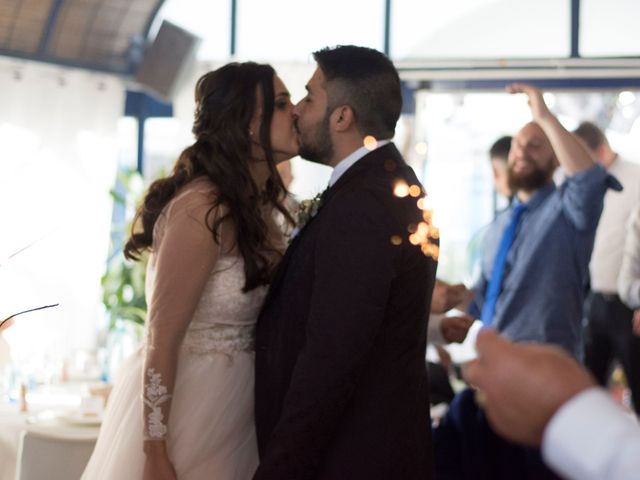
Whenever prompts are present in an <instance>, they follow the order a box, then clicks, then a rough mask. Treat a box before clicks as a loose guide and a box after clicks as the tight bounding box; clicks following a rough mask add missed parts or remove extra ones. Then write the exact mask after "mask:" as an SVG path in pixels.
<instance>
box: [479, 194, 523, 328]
mask: <svg viewBox="0 0 640 480" xmlns="http://www.w3.org/2000/svg"><path fill="white" fill-rule="evenodd" d="M526 208H527V206H526V205H525V204H524V203H520V204H518V205H516V206H515V207H514V209H513V211H512V212H511V220H510V221H509V223H508V224H507V228H505V230H504V234H503V235H502V240H501V241H500V246H499V247H498V253H497V254H496V258H495V260H494V261H493V270H491V278H490V279H489V285H487V291H486V293H485V296H484V306H483V307H482V314H481V315H480V319H481V320H482V323H483V324H484V325H485V326H486V327H488V326H490V325H491V323H492V322H493V315H494V313H495V312H496V303H497V301H498V297H499V296H500V291H501V290H502V280H503V279H504V269H505V267H506V265H507V254H508V253H509V249H510V248H511V245H512V244H513V240H514V239H515V238H516V231H517V229H518V224H519V223H520V219H521V218H522V214H523V213H524V211H525V210H526Z"/></svg>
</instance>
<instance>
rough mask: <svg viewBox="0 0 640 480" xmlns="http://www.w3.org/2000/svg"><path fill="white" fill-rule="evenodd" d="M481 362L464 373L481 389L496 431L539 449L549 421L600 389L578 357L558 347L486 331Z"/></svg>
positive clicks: (480, 344)
mask: <svg viewBox="0 0 640 480" xmlns="http://www.w3.org/2000/svg"><path fill="white" fill-rule="evenodd" d="M476 349H477V351H478V358H477V360H474V361H472V362H469V363H468V364H467V365H466V366H465V369H464V376H465V379H466V380H467V381H468V382H469V383H471V384H472V385H474V386H475V387H477V388H478V389H479V391H480V397H481V398H482V399H483V401H482V406H483V407H484V409H485V412H486V414H487V418H488V419H489V422H490V423H491V425H492V427H493V428H494V429H495V431H496V432H498V433H499V434H500V435H502V436H504V437H505V438H508V439H509V440H512V441H515V442H519V443H523V444H525V445H532V446H536V445H539V444H540V442H541V440H542V434H543V432H544V429H545V427H546V426H547V423H548V422H549V420H550V419H551V417H552V416H553V415H554V413H555V412H556V411H557V410H558V408H560V406H562V405H563V404H564V403H565V402H566V401H567V400H569V399H570V398H571V397H573V396H574V395H576V394H578V393H579V392H581V391H583V390H586V389H587V388H590V387H592V386H594V385H595V382H594V381H593V379H592V378H591V376H590V375H589V374H588V373H587V372H586V370H584V369H583V368H582V367H581V366H580V365H579V364H578V363H577V362H576V361H575V360H574V359H573V358H571V357H569V356H568V355H567V354H566V353H564V352H563V351H562V350H560V349H559V348H556V347H551V346H542V345H522V344H520V345H517V344H514V343H511V342H509V341H507V340H505V339H503V338H502V337H500V336H499V335H498V334H496V333H495V332H494V331H492V330H489V329H484V330H482V331H480V333H479V334H478V339H477V341H476Z"/></svg>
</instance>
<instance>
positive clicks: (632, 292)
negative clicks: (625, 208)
mask: <svg viewBox="0 0 640 480" xmlns="http://www.w3.org/2000/svg"><path fill="white" fill-rule="evenodd" d="M618 294H619V295H620V298H621V299H622V301H623V302H624V303H625V304H627V306H628V307H629V308H633V309H635V311H634V313H633V328H632V330H633V334H634V335H636V336H638V337H640V204H638V205H637V206H636V208H635V209H634V210H633V212H632V213H631V217H630V218H629V224H628V226H627V237H626V239H625V243H624V256H623V258H622V267H621V268H620V273H619V274H618Z"/></svg>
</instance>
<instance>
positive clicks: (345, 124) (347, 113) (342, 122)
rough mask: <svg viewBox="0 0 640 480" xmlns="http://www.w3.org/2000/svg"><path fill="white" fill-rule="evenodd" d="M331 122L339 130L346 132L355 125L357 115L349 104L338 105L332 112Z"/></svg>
mask: <svg viewBox="0 0 640 480" xmlns="http://www.w3.org/2000/svg"><path fill="white" fill-rule="evenodd" d="M331 123H332V124H333V128H334V130H335V131H337V132H344V131H346V130H349V129H350V128H352V127H355V123H356V116H355V114H354V112H353V109H352V108H351V107H350V106H349V105H342V106H340V107H337V108H336V109H335V110H334V111H333V113H332V114H331Z"/></svg>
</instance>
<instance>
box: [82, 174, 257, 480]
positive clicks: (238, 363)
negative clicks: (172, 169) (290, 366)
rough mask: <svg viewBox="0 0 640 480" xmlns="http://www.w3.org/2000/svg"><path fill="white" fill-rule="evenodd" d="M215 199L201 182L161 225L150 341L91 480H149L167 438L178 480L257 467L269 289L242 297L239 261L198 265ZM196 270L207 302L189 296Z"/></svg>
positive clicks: (133, 363)
mask: <svg viewBox="0 0 640 480" xmlns="http://www.w3.org/2000/svg"><path fill="white" fill-rule="evenodd" d="M210 195H211V187H210V185H207V184H206V182H202V181H196V182H194V185H192V186H190V187H188V188H187V189H186V191H185V192H183V193H182V194H180V195H179V196H178V197H177V198H176V199H174V200H173V201H172V202H171V203H170V204H169V206H168V207H167V208H166V209H165V210H166V212H163V218H162V219H161V220H162V221H161V220H159V221H158V223H157V224H156V229H155V231H154V254H152V256H151V257H150V261H149V266H148V270H147V299H148V302H149V299H151V300H150V303H149V317H150V318H149V323H148V324H149V327H148V331H147V335H148V336H150V337H151V338H150V339H149V340H148V341H147V342H146V344H147V348H143V349H141V350H140V351H139V352H137V354H135V355H134V356H133V357H131V358H130V359H129V360H128V361H127V362H126V363H125V364H124V365H123V367H122V369H121V372H120V375H119V377H118V378H117V380H116V383H115V386H114V390H113V392H112V394H111V396H110V398H109V402H108V406H107V410H106V413H105V418H104V421H103V424H102V428H101V431H100V436H99V438H98V442H97V444H96V448H95V450H94V452H93V455H92V457H91V460H90V461H89V464H88V466H87V468H86V470H85V472H84V475H83V477H82V478H83V479H86V480H94V479H109V480H115V479H117V480H125V479H131V480H137V479H141V478H142V472H143V466H144V460H145V457H144V453H143V441H144V439H161V438H164V439H165V440H166V442H167V449H168V451H169V456H170V459H171V461H172V463H173V465H174V467H175V469H176V472H177V475H178V479H179V480H199V479H208V480H209V479H216V480H227V479H238V480H244V479H249V478H251V477H252V475H253V473H254V471H255V469H256V467H257V464H258V453H257V444H256V438H255V427H254V415H253V398H254V397H253V395H254V387H253V385H254V363H253V362H254V355H253V336H254V326H255V321H256V318H257V315H258V312H259V309H260V307H261V305H262V301H263V299H264V295H265V293H266V288H264V287H261V288H257V289H255V290H252V291H250V292H248V293H243V291H242V288H243V286H244V283H245V275H244V263H243V260H242V258H241V257H239V256H235V255H233V256H230V255H224V254H222V253H221V252H219V254H218V255H216V256H215V258H214V260H213V261H212V262H211V263H207V262H208V260H207V259H204V260H202V259H199V258H197V257H198V256H199V255H202V252H201V251H200V252H199V253H198V252H195V251H194V250H198V249H200V250H201V247H202V246H203V245H204V246H205V248H208V247H207V242H208V241H209V240H208V239H207V235H206V234H207V232H206V231H199V230H198V226H197V225H196V226H194V223H196V224H197V222H194V221H193V219H194V218H202V214H203V213H206V211H207V209H208V205H211V203H210ZM172 229H173V230H175V233H173V234H172V233H170V231H171V230H172ZM189 229H195V230H193V231H191V234H192V235H191V237H192V238H191V240H186V244H185V239H184V238H185V237H189V235H190V233H189ZM185 230H186V231H185ZM156 236H157V237H158V238H157V241H156ZM209 237H211V234H210V233H209ZM161 242H162V243H164V242H169V244H170V245H169V246H170V248H168V250H169V252H170V253H171V254H170V255H167V252H164V253H163V250H162V249H163V248H164V247H163V246H162V245H160V247H159V248H158V244H160V243H161ZM171 242H174V244H171ZM190 242H191V243H190ZM214 245H215V244H214ZM209 247H211V245H209ZM209 266H212V269H209V271H208V272H203V271H201V270H207V269H208V268H209ZM194 269H195V270H196V274H195V276H196V277H199V280H196V283H198V282H199V286H198V287H197V289H196V290H197V291H201V295H199V297H196V298H191V297H189V295H191V296H193V285H189V282H191V281H192V278H191V277H192V272H193V271H194ZM168 274H171V275H168ZM161 277H162V278H161ZM159 292H161V293H159ZM190 303H193V306H192V307H189V304H190ZM185 318H187V319H186V320H184V319H185ZM189 319H190V321H189ZM176 337H177V338H176ZM181 338H183V340H182V341H180V339H181ZM149 350H151V351H149ZM173 352H175V353H173ZM143 400H144V405H145V406H144V409H143Z"/></svg>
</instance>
